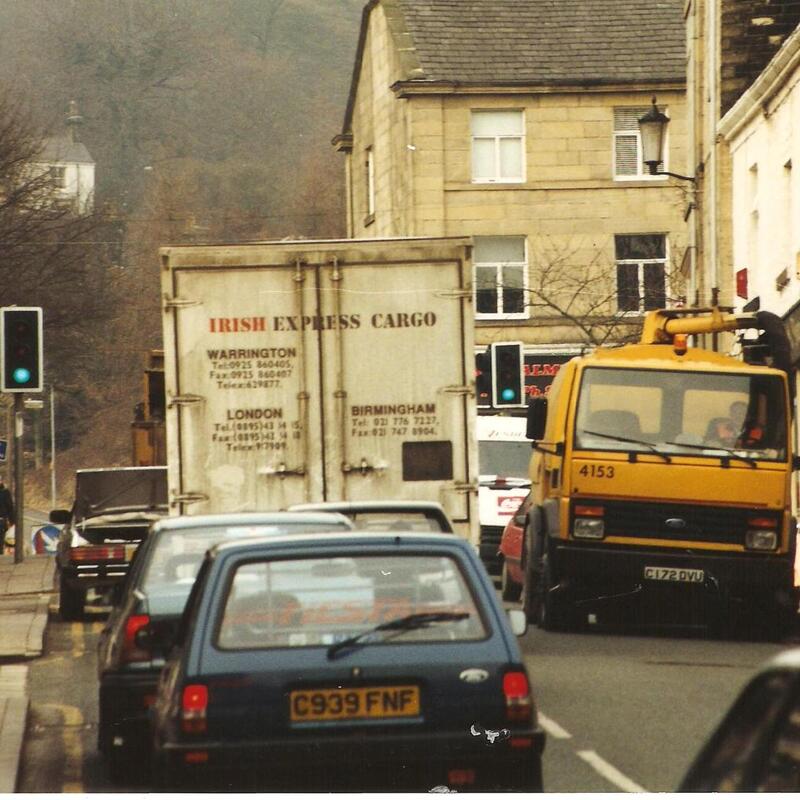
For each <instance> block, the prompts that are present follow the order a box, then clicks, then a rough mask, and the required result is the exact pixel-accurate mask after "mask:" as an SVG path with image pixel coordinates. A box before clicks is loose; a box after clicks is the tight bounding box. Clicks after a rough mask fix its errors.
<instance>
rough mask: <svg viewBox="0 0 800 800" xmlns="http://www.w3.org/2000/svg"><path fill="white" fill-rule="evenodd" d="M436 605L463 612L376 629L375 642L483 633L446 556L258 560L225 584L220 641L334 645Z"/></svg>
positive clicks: (226, 645) (255, 645)
mask: <svg viewBox="0 0 800 800" xmlns="http://www.w3.org/2000/svg"><path fill="white" fill-rule="evenodd" d="M439 612H441V613H444V614H457V615H464V616H463V618H462V619H457V620H446V621H441V622H432V623H431V624H430V625H427V626H425V627H421V628H417V629H413V630H401V629H395V630H391V631H375V632H374V641H381V642H383V641H393V642H402V643H408V642H435V641H448V642H452V641H469V640H477V639H482V638H484V637H485V636H486V628H485V625H484V622H483V620H482V618H481V615H480V613H479V611H478V608H477V606H476V604H475V601H474V599H473V596H472V593H471V592H470V590H469V588H468V585H467V582H466V580H465V578H464V575H463V574H462V572H461V570H460V568H459V566H458V564H457V563H456V561H455V560H454V559H452V558H450V557H449V556H428V555H425V556H422V555H413V554H407V555H402V556H396V555H392V556H387V555H381V556H366V555H365V556H349V557H326V558H303V559H296V560H295V559H281V560H270V561H266V560H263V561H255V562H249V563H246V564H242V565H241V566H239V567H238V568H237V569H236V571H235V573H234V576H233V580H232V581H230V582H229V583H228V593H227V596H226V598H225V602H224V612H223V614H222V619H221V622H220V624H219V629H218V633H217V645H218V646H219V647H220V648H222V649H232V650H239V649H243V650H247V649H260V648H277V647H307V646H329V645H332V644H336V643H337V642H340V641H342V640H343V639H346V638H349V637H351V636H354V635H358V634H361V633H365V632H368V631H374V629H375V628H376V626H378V625H381V624H385V623H387V622H392V621H396V620H398V619H401V618H403V617H407V616H408V615H411V614H436V613H439ZM369 635H370V636H372V635H373V634H369ZM370 641H372V639H370Z"/></svg>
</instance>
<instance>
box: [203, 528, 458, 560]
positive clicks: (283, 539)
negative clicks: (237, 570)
mask: <svg viewBox="0 0 800 800" xmlns="http://www.w3.org/2000/svg"><path fill="white" fill-rule="evenodd" d="M349 545H352V546H353V547H355V548H357V549H358V550H359V551H366V550H369V549H370V548H376V549H377V548H381V547H386V546H387V545H389V546H390V545H396V546H400V545H414V546H422V547H425V546H430V547H436V548H437V549H438V548H440V547H446V548H449V549H453V550H461V551H462V552H465V553H469V554H470V555H472V554H473V553H474V551H473V549H472V547H471V546H470V544H469V543H468V542H467V541H466V540H464V539H461V538H460V537H457V536H453V535H452V534H451V533H412V532H409V533H405V532H399V533H397V532H394V531H392V532H386V533H383V532H381V533H363V532H357V531H352V532H351V531H336V532H335V533H293V534H285V535H279V536H269V537H268V536H258V537H252V538H249V539H236V540H234V541H230V542H220V543H219V544H216V545H214V547H212V548H211V549H210V550H209V552H211V553H212V554H213V555H222V554H223V553H224V554H228V553H231V552H233V553H236V552H237V551H241V552H247V551H255V552H259V551H263V552H265V553H269V552H272V551H274V550H276V549H280V550H281V551H282V554H284V555H285V552H286V550H287V549H296V550H297V551H298V552H303V551H305V550H312V551H319V550H320V549H321V548H323V547H324V548H328V547H335V548H341V547H342V546H345V547H346V546H349Z"/></svg>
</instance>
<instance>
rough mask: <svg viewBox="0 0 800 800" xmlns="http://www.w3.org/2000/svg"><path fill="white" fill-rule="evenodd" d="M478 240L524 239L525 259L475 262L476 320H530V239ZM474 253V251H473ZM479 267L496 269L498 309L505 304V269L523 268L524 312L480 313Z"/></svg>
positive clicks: (521, 237) (510, 236)
mask: <svg viewBox="0 0 800 800" xmlns="http://www.w3.org/2000/svg"><path fill="white" fill-rule="evenodd" d="M475 238H476V239H480V238H486V239H489V238H491V239H501V238H502V239H522V247H523V258H524V259H525V260H524V261H477V260H475V261H474V262H473V265H472V268H473V283H474V286H475V290H474V293H473V302H474V304H475V319H476V320H497V319H528V318H529V313H528V305H527V300H526V298H527V297H528V280H529V279H528V255H529V253H528V237H527V236H517V235H509V236H506V235H497V236H486V237H480V236H476V237H475ZM473 253H474V250H473ZM478 267H482V268H484V269H485V268H487V267H493V268H494V269H495V293H496V297H497V301H496V307H497V308H499V307H500V306H501V305H502V302H503V294H502V291H501V289H502V286H503V269H504V268H505V267H515V268H518V267H522V297H523V308H522V311H518V312H505V311H495V312H494V313H488V312H483V311H478Z"/></svg>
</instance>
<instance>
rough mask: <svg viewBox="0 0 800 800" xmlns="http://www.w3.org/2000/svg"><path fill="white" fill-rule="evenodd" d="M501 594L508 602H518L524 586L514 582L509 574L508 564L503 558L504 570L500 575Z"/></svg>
mask: <svg viewBox="0 0 800 800" xmlns="http://www.w3.org/2000/svg"><path fill="white" fill-rule="evenodd" d="M500 587H501V588H500V595H501V597H502V598H503V600H505V601H506V602H509V603H516V602H517V600H519V596H520V594H521V593H522V587H521V586H520V585H519V584H518V583H514V582H513V581H512V580H511V578H510V577H509V575H508V564H507V563H506V560H505V559H503V571H502V573H501V576H500Z"/></svg>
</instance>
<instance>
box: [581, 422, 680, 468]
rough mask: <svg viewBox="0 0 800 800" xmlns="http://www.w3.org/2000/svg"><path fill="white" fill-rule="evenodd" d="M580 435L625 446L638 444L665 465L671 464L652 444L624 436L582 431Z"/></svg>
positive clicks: (665, 455)
mask: <svg viewBox="0 0 800 800" xmlns="http://www.w3.org/2000/svg"><path fill="white" fill-rule="evenodd" d="M582 433H588V434H589V435H590V436H602V437H603V438H604V439H613V440H614V441H615V442H626V443H627V444H640V445H642V446H643V447H646V448H647V449H648V450H650V452H651V453H652V454H653V455H654V456H658V457H659V458H663V459H664V461H666V462H667V464H671V463H672V459H671V458H670V457H669V456H668V455H667V454H666V453H661V452H659V450H658V449H657V448H656V446H655V445H654V444H653V443H652V442H644V441H642V440H641V439H627V438H626V437H624V436H616V435H615V434H613V433H601V432H600V431H587V430H586V429H584V430H583V431H582Z"/></svg>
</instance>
